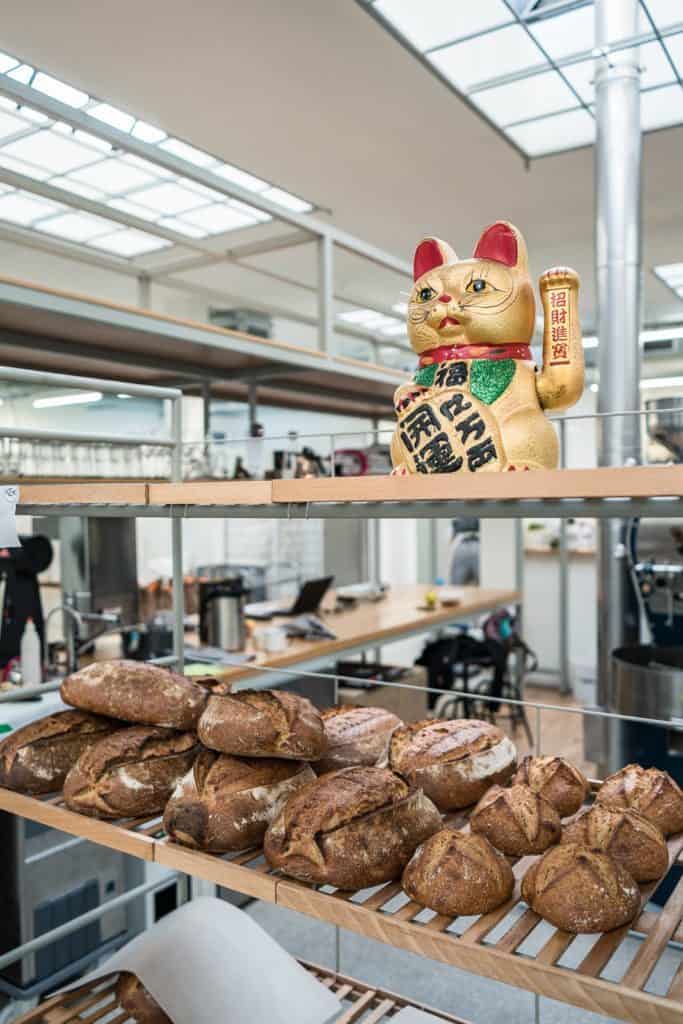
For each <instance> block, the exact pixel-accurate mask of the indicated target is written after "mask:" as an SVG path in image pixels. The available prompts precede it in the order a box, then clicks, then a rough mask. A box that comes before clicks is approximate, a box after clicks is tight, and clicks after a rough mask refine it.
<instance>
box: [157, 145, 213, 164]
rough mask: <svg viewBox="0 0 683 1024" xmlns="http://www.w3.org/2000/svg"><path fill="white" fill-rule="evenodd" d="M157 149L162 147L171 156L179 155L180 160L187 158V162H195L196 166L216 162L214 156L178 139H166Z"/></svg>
mask: <svg viewBox="0 0 683 1024" xmlns="http://www.w3.org/2000/svg"><path fill="white" fill-rule="evenodd" d="M159 149H164V150H166V152H167V153H172V154H173V156H179V157H180V159H181V160H187V162H188V164H196V165H197V167H210V166H211V164H215V163H216V157H215V156H211V155H210V154H209V153H205V152H204V151H203V150H201V149H195V147H194V146H188V144H187V143H186V142H181V141H180V139H166V140H165V141H164V142H162V143H160V145H159Z"/></svg>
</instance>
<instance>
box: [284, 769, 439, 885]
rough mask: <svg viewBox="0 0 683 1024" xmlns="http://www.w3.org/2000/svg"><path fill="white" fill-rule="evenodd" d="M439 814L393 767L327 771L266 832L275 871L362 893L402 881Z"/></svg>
mask: <svg viewBox="0 0 683 1024" xmlns="http://www.w3.org/2000/svg"><path fill="white" fill-rule="evenodd" d="M440 828H441V815H440V814H439V812H438V811H437V809H436V807H435V806H434V804H433V803H432V802H431V800H429V798H428V797H426V796H425V795H424V793H423V792H422V791H421V790H414V789H411V788H410V787H409V786H408V785H407V784H406V783H405V782H404V781H403V779H400V778H399V777H398V775H395V774H394V773H393V772H391V771H389V769H388V768H376V767H375V768H368V767H356V768H342V769H340V770H339V771H336V772H328V773H327V774H326V775H322V776H321V777H320V778H319V779H317V780H316V781H315V782H311V783H309V784H308V785H306V786H304V787H303V788H302V789H300V790H298V792H296V793H295V794H294V795H293V796H291V797H290V798H289V800H288V801H287V803H286V804H285V805H284V807H283V808H282V810H281V811H280V813H279V814H278V816H277V817H276V819H275V820H274V821H273V823H272V825H271V826H270V827H269V829H268V831H267V832H266V838H265V843H264V852H265V855H266V859H267V861H268V863H269V864H271V865H272V867H275V868H280V869H281V870H282V871H283V872H284V873H285V874H287V875H291V876H292V877H293V878H298V879H300V880H301V881H303V882H313V883H315V884H317V885H326V884H327V885H334V886H336V887H337V888H339V889H363V888H365V887H367V886H370V885H379V884H380V883H381V882H388V881H390V880H391V879H392V878H398V877H400V875H401V872H402V871H403V868H404V867H405V865H406V863H407V862H408V860H409V859H410V856H411V854H412V853H413V851H414V850H415V848H416V847H417V846H419V844H420V843H421V842H423V840H425V839H427V838H428V837H429V836H431V835H432V834H433V833H434V832H437V831H438V830H439V829H440Z"/></svg>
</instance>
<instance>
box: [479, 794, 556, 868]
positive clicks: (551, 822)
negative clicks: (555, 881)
mask: <svg viewBox="0 0 683 1024" xmlns="http://www.w3.org/2000/svg"><path fill="white" fill-rule="evenodd" d="M470 828H471V829H472V831H473V832H478V833H479V834H480V835H482V836H485V837H486V838H487V839H488V841H489V842H490V843H492V844H493V845H494V846H495V847H496V849H498V850H501V851H502V852H503V853H507V854H508V855H509V856H511V857H525V856H527V855H528V854H531V853H543V851H544V850H547V849H548V847H549V846H552V845H553V844H554V843H559V841H560V835H561V833H562V823H561V821H560V816H559V814H558V813H557V811H556V810H555V808H554V807H553V805H552V804H551V803H549V802H548V801H547V800H545V799H544V798H543V797H542V796H540V795H539V794H538V793H534V791H533V790H532V789H531V788H530V787H529V786H524V785H522V784H519V783H518V784H517V785H515V786H510V787H509V789H503V787H502V786H492V787H491V789H489V790H488V792H486V793H484V795H483V797H482V798H481V800H480V801H479V803H478V804H477V806H476V807H475V808H474V810H473V811H472V814H471V815H470Z"/></svg>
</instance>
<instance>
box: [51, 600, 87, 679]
mask: <svg viewBox="0 0 683 1024" xmlns="http://www.w3.org/2000/svg"><path fill="white" fill-rule="evenodd" d="M56 612H62V613H64V614H66V615H68V616H69V618H70V619H71V629H67V628H66V624H65V628H64V640H65V642H66V668H67V673H68V674H69V675H70V674H71V673H72V672H78V647H79V644H78V641H79V639H80V634H81V627H82V625H83V618H82V617H81V614H80V612H77V611H76V609H75V608H72V607H71V605H68V604H58V605H57V606H56V607H55V608H52V609H51V610H50V612H49V613H48V616H47V618H46V619H45V642H46V643H47V628H48V626H49V624H50V619H51V618H52V616H53V615H55V614H56Z"/></svg>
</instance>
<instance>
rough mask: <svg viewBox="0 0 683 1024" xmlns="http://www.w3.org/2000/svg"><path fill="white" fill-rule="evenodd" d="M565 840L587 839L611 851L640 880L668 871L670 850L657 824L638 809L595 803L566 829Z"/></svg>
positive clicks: (650, 879)
mask: <svg viewBox="0 0 683 1024" xmlns="http://www.w3.org/2000/svg"><path fill="white" fill-rule="evenodd" d="M562 842H563V843H583V844H584V845H585V846H590V847H591V849H593V850H602V852H603V853H609V855H610V856H611V857H613V858H614V860H616V861H618V862H619V863H620V864H621V866H622V867H624V868H626V870H627V871H628V873H629V875H631V876H632V877H633V878H634V879H635V881H636V882H654V881H655V879H657V878H661V877H662V875H664V874H666V871H667V868H668V867H669V851H668V849H667V846H666V842H665V841H664V836H663V835H662V833H661V832H660V831H659V829H658V828H657V826H656V825H653V824H652V822H651V821H648V820H647V818H644V817H643V815H642V814H639V813H638V811H632V810H630V809H628V808H627V809H625V810H620V809H619V808H617V807H609V806H608V805H607V804H594V806H593V807H592V808H591V809H590V811H586V812H585V814H582V815H581V816H580V817H579V818H577V819H576V821H573V822H571V824H569V825H567V826H566V828H565V829H564V830H563V832H562Z"/></svg>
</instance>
